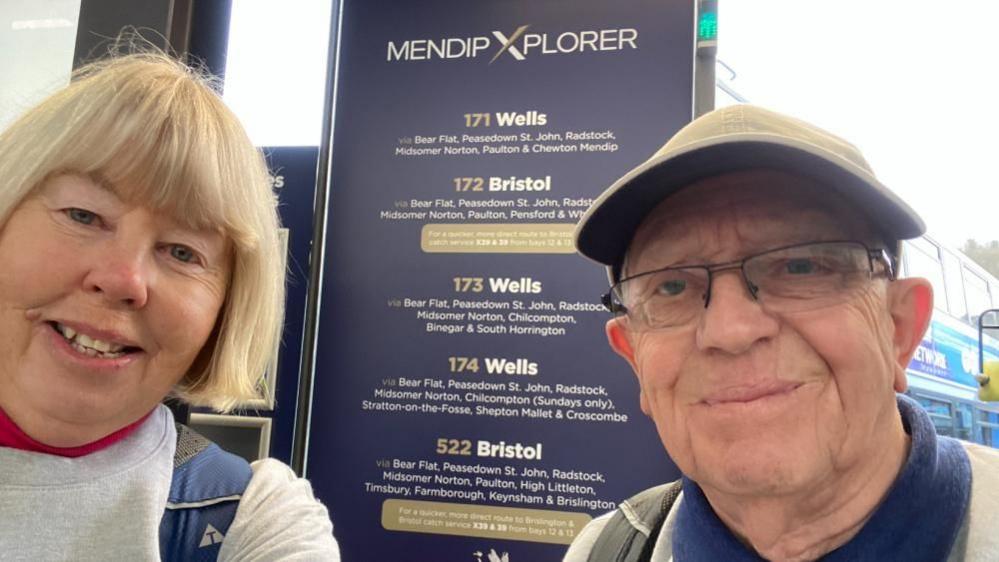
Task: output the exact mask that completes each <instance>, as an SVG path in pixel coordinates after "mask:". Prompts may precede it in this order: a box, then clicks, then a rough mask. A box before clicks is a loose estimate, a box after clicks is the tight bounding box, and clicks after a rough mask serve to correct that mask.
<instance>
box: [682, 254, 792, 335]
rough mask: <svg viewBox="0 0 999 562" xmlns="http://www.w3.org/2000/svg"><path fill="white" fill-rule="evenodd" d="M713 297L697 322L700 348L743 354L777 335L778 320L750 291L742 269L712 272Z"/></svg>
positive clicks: (711, 289)
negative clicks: (760, 342) (758, 342)
mask: <svg viewBox="0 0 999 562" xmlns="http://www.w3.org/2000/svg"><path fill="white" fill-rule="evenodd" d="M710 291H711V298H710V299H709V302H708V306H707V308H705V310H704V312H703V313H702V316H701V320H700V322H699V323H698V325H697V335H696V338H697V347H698V348H699V349H701V350H704V351H707V350H710V349H717V350H721V351H724V352H726V353H730V354H739V353H743V352H745V351H747V350H749V348H751V347H752V346H753V344H754V343H756V342H757V341H760V340H765V339H768V338H771V337H774V336H775V335H777V332H778V331H779V329H780V323H779V321H778V319H777V318H776V317H775V316H773V315H772V314H770V313H768V312H767V311H766V310H764V309H763V307H762V306H761V304H760V301H758V300H756V298H754V297H753V295H752V294H751V293H750V292H749V288H748V286H747V284H746V281H745V279H744V278H743V276H742V272H741V270H739V269H729V270H723V271H716V272H714V273H713V274H712V286H711V288H710Z"/></svg>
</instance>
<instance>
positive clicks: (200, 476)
mask: <svg viewBox="0 0 999 562" xmlns="http://www.w3.org/2000/svg"><path fill="white" fill-rule="evenodd" d="M252 476H253V472H252V471H251V470H250V464H249V463H248V462H246V460H245V459H243V458H242V457H238V456H236V455H233V454H232V453H227V452H225V451H223V450H222V449H221V448H219V446H218V445H216V444H215V443H212V442H211V441H209V440H208V439H206V438H205V437H203V436H201V435H199V434H198V433H196V432H195V431H193V430H191V429H190V428H188V427H187V426H184V425H181V424H177V451H176V453H175V454H174V459H173V479H172V481H171V482H170V494H169V496H168V497H167V505H166V510H165V511H164V513H163V519H162V520H161V521H160V558H161V559H162V560H163V561H164V562H171V561H176V562H181V561H184V562H188V561H193V562H202V561H215V560H217V559H218V555H219V550H220V549H221V548H222V540H223V539H224V538H225V535H226V534H227V533H228V532H229V526H230V525H231V524H232V520H233V519H234V518H235V517H236V508H237V507H238V506H239V499H240V497H242V495H243V492H244V491H245V490H246V487H247V485H249V483H250V478H251V477H252Z"/></svg>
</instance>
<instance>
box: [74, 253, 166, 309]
mask: <svg viewBox="0 0 999 562" xmlns="http://www.w3.org/2000/svg"><path fill="white" fill-rule="evenodd" d="M96 254H97V255H95V256H94V258H93V260H92V265H91V267H90V269H89V271H88V272H87V275H86V277H85V278H84V281H83V284H84V290H85V291H87V292H88V293H92V294H95V295H98V296H100V297H102V298H104V299H105V300H106V301H107V302H108V304H111V305H113V306H124V307H127V308H142V307H143V306H145V304H146V301H147V300H148V299H149V282H150V278H151V275H152V271H151V265H150V264H149V259H150V256H149V254H148V252H145V251H143V250H142V248H141V247H140V246H139V245H138V244H135V243H128V242H127V241H114V242H110V243H109V244H107V245H104V246H102V248H100V250H99V251H98V252H97V253H96Z"/></svg>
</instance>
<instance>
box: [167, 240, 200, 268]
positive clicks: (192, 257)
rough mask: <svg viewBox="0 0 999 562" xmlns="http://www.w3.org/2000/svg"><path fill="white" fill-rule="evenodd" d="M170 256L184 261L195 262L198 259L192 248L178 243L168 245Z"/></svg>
mask: <svg viewBox="0 0 999 562" xmlns="http://www.w3.org/2000/svg"><path fill="white" fill-rule="evenodd" d="M170 257H172V258H173V259H175V260H177V261H181V262H184V263H195V262H197V261H198V256H197V255H196V254H195V253H194V251H193V250H191V249H190V248H188V247H187V246H182V245H180V244H174V245H172V246H170Z"/></svg>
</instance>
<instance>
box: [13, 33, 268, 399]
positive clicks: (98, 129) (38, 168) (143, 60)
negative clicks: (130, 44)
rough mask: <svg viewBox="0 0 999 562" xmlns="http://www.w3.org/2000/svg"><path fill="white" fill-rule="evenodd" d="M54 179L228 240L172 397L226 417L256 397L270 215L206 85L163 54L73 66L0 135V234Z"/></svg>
mask: <svg viewBox="0 0 999 562" xmlns="http://www.w3.org/2000/svg"><path fill="white" fill-rule="evenodd" d="M62 173H75V174H81V175H85V176H89V177H91V178H99V179H101V180H106V181H108V182H110V183H111V184H112V185H114V186H115V187H116V191H117V192H118V193H119V195H121V196H122V197H123V198H125V199H126V200H129V201H133V202H139V203H141V204H143V205H147V206H149V207H151V208H153V209H156V210H159V211H164V212H168V213H170V214H171V215H172V216H173V217H175V218H177V219H178V220H180V221H182V222H183V223H184V224H185V225H187V226H190V227H194V228H211V229H216V230H218V231H220V232H222V233H223V234H224V235H225V236H227V237H228V238H229V240H231V242H232V247H233V251H232V254H233V262H232V263H233V267H232V273H231V279H230V282H229V289H228V293H227V295H226V298H225V302H224V303H223V305H222V309H221V310H220V312H219V317H218V319H217V321H216V326H215V330H214V331H213V333H212V335H211V337H210V338H209V340H208V342H207V343H206V344H205V347H204V349H202V350H201V353H200V354H199V355H198V358H197V359H196V360H195V361H194V364H193V365H192V366H191V368H190V369H189V371H188V372H187V373H186V374H185V376H184V377H183V378H182V379H181V381H180V383H179V384H178V385H177V386H176V388H175V389H174V394H175V395H176V396H177V397H179V398H181V399H183V400H185V401H187V402H189V403H191V404H194V405H205V406H211V407H213V408H216V409H219V410H223V411H228V410H230V409H232V408H233V407H234V406H235V405H236V404H237V403H238V402H241V401H244V400H247V399H250V398H255V397H257V396H258V395H259V389H258V388H257V387H258V384H259V382H260V380H261V377H262V376H263V374H264V372H265V370H266V369H267V367H268V366H269V364H270V360H271V358H272V354H273V353H274V350H275V349H276V343H277V341H278V338H279V337H280V327H281V324H282V319H283V314H284V272H283V271H282V269H281V267H282V266H281V264H282V260H281V256H280V253H279V252H280V250H279V243H278V228H279V219H278V216H277V210H276V200H275V197H274V194H273V192H272V190H271V188H270V183H269V180H268V174H267V165H266V163H265V162H264V158H263V156H262V155H261V153H260V151H258V150H257V149H256V148H255V147H254V146H253V144H252V143H251V142H250V139H249V137H248V136H247V134H246V132H245V130H244V129H243V127H242V125H240V123H239V121H238V120H237V119H236V117H235V115H233V113H232V112H231V111H230V110H229V109H228V108H227V107H226V106H225V105H224V104H223V103H222V100H221V99H220V98H219V96H218V94H217V93H216V92H215V91H214V89H213V84H212V81H211V79H210V78H208V77H207V75H206V74H205V73H204V72H202V71H199V70H196V69H193V68H191V67H189V66H187V65H185V64H183V63H181V62H179V61H177V60H174V59H171V58H170V57H168V56H166V55H165V54H163V53H161V52H143V53H134V54H130V55H125V56H116V57H112V58H111V59H109V60H105V61H99V62H96V63H92V64H89V65H87V66H85V67H83V68H81V69H79V70H78V71H77V72H75V73H74V76H73V80H72V81H71V83H70V85H69V86H67V87H66V88H65V89H63V90H61V91H59V92H57V93H56V94H54V95H52V96H51V97H49V98H48V99H46V100H45V101H43V102H42V103H41V104H39V105H38V106H36V107H34V108H33V109H31V110H30V111H28V112H27V113H26V114H25V115H23V116H22V117H20V118H19V119H18V120H16V121H15V122H14V123H13V124H11V126H10V127H9V128H7V129H6V130H5V131H3V132H2V133H0V178H3V188H2V189H0V227H2V225H4V224H5V223H6V221H7V218H8V217H9V216H10V213H11V212H12V211H13V210H14V208H15V207H17V205H18V204H19V203H20V202H21V201H22V200H23V199H24V198H25V197H26V196H27V195H29V194H30V193H31V192H32V191H33V190H34V189H36V188H38V187H39V186H40V185H42V184H43V183H44V182H45V181H46V180H47V179H48V178H50V177H52V176H55V175H58V174H62Z"/></svg>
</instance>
